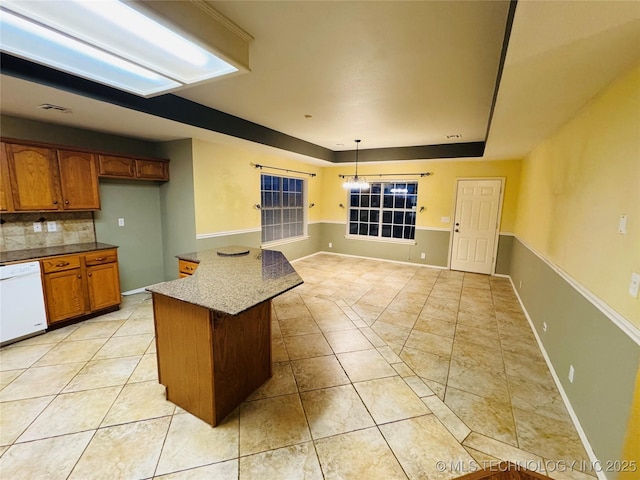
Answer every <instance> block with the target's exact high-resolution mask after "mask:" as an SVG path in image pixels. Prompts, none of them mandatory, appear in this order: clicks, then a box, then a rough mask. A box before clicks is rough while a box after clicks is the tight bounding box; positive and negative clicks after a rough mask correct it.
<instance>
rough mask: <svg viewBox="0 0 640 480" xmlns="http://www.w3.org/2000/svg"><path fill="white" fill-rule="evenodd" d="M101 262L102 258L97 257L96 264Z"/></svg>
mask: <svg viewBox="0 0 640 480" xmlns="http://www.w3.org/2000/svg"><path fill="white" fill-rule="evenodd" d="M103 260H104V257H98V258H96V262H101V261H103Z"/></svg>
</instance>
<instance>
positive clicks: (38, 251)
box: [0, 242, 118, 265]
mask: <svg viewBox="0 0 640 480" xmlns="http://www.w3.org/2000/svg"><path fill="white" fill-rule="evenodd" d="M107 248H118V247H117V246H116V245H109V244H108V243H100V242H90V243H74V244H71V245H59V246H57V247H42V248H27V249H25V250H13V251H9V252H0V265H4V264H5V263H11V262H21V261H28V260H38V259H39V258H44V257H55V256H56V255H70V254H73V253H85V252H92V251H94V250H105V249H107Z"/></svg>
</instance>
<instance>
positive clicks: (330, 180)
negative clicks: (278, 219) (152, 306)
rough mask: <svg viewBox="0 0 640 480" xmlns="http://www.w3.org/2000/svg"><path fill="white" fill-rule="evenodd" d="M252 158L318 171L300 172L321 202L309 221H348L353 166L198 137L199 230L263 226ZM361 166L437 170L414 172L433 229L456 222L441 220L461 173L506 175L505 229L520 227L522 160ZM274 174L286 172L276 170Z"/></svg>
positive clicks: (422, 218) (312, 199) (449, 210)
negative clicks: (346, 180) (347, 178)
mask: <svg viewBox="0 0 640 480" xmlns="http://www.w3.org/2000/svg"><path fill="white" fill-rule="evenodd" d="M252 162H253V163H259V164H263V165H270V166H274V167H279V168H289V169H292V170H300V171H305V172H313V173H315V174H316V175H317V176H316V177H314V178H310V177H308V176H304V175H302V176H300V177H301V178H305V179H307V180H308V183H307V185H308V188H309V190H308V202H309V203H314V204H315V207H314V208H311V209H309V221H310V222H318V221H330V222H345V221H346V209H343V208H340V207H339V204H340V203H342V204H343V205H345V206H346V205H347V193H346V191H345V189H344V188H343V187H342V183H343V180H342V179H341V178H339V177H338V174H352V173H353V169H354V167H353V166H352V165H341V166H330V167H319V166H315V165H310V164H306V163H303V162H298V161H294V160H290V159H287V158H284V157H279V156H277V155H268V154H264V153H259V152H256V151H254V150H251V149H248V148H242V147H239V146H230V145H222V144H215V143H210V142H205V141H202V140H194V142H193V173H194V175H193V176H194V194H195V204H196V209H195V210H196V233H197V234H206V233H219V232H228V231H235V230H245V229H251V228H259V227H260V212H259V211H258V210H257V209H255V208H253V205H255V204H256V203H260V193H259V192H260V183H259V182H260V170H257V169H256V168H254V167H252V166H251V165H250V163H252ZM360 168H361V171H362V173H363V174H365V175H366V174H367V173H405V172H406V173H415V172H433V176H430V177H424V178H418V177H410V178H412V179H418V181H419V187H418V206H419V207H420V206H425V211H424V213H422V214H419V215H418V220H417V225H418V226H419V227H432V228H434V227H435V228H449V227H450V224H443V223H441V222H440V219H441V217H453V213H454V212H453V210H454V193H455V182H456V179H457V178H459V177H504V178H505V179H506V181H505V196H504V205H503V210H502V223H501V226H500V230H501V231H502V232H512V231H513V229H514V223H515V214H516V206H517V199H518V191H517V187H518V184H519V180H520V179H519V175H520V160H508V161H494V162H484V161H457V160H447V161H425V160H423V161H413V162H388V163H371V164H363V165H361V166H360ZM265 172H267V170H265ZM272 173H274V174H279V173H280V174H285V172H275V171H272ZM286 175H290V176H296V174H286ZM394 178H395V177H394ZM397 178H402V177H397ZM371 180H375V178H371Z"/></svg>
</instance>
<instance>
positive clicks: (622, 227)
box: [618, 215, 627, 235]
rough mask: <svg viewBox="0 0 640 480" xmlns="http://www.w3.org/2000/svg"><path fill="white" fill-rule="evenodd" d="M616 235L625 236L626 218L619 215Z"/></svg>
mask: <svg viewBox="0 0 640 480" xmlns="http://www.w3.org/2000/svg"><path fill="white" fill-rule="evenodd" d="M618 233H622V234H623V235H626V234H627V216H626V215H620V221H619V222H618Z"/></svg>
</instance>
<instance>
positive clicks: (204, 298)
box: [147, 246, 302, 427]
mask: <svg viewBox="0 0 640 480" xmlns="http://www.w3.org/2000/svg"><path fill="white" fill-rule="evenodd" d="M178 258H179V259H181V260H185V261H189V262H193V263H197V264H198V266H197V269H196V271H195V272H194V274H193V275H191V276H189V277H186V278H181V279H178V280H173V281H170V282H164V283H159V284H157V285H153V286H151V287H148V288H147V290H149V291H150V292H151V293H152V296H153V314H154V323H155V330H156V350H157V357H158V374H159V381H160V383H161V384H162V385H164V386H165V387H166V388H167V400H170V401H171V402H173V403H175V404H176V405H178V406H180V407H182V408H183V409H184V410H186V411H188V412H190V413H192V414H193V415H195V416H197V417H198V418H201V419H202V420H204V421H205V422H207V423H209V424H211V425H212V426H214V427H215V426H216V425H217V424H218V423H220V421H222V419H224V417H226V416H227V415H228V414H229V413H231V412H232V411H233V410H234V409H235V408H236V407H237V406H238V405H239V404H240V403H241V402H242V401H244V400H245V399H246V398H247V397H248V396H249V395H250V394H251V393H252V392H253V391H254V390H255V389H257V388H258V387H259V386H260V385H262V384H263V383H264V382H265V381H266V380H268V379H269V378H270V377H271V375H272V369H271V299H272V298H274V297H276V296H277V295H280V294H281V293H284V292H286V291H287V290H290V289H292V288H294V287H296V286H297V285H300V284H302V279H301V278H300V276H299V275H298V274H297V273H296V271H295V270H294V269H293V267H292V266H291V264H290V263H289V262H288V261H287V259H286V258H285V256H284V255H283V254H282V253H281V252H276V251H272V250H260V249H255V248H246V247H237V246H234V247H222V248H219V249H217V250H207V251H203V252H196V253H189V254H183V255H178Z"/></svg>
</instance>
